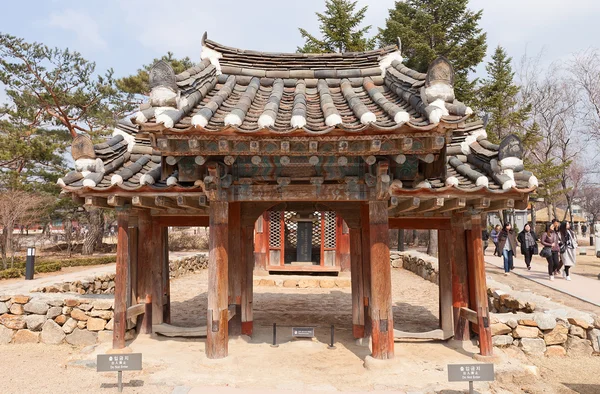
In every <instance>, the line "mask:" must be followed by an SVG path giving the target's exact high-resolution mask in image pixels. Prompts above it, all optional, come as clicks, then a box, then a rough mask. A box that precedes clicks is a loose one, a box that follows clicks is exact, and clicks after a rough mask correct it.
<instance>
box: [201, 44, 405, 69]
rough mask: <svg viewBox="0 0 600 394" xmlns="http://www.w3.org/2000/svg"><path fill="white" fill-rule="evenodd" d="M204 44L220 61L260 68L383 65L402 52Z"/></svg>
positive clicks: (394, 50) (332, 67)
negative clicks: (281, 49)
mask: <svg viewBox="0 0 600 394" xmlns="http://www.w3.org/2000/svg"><path fill="white" fill-rule="evenodd" d="M202 47H203V48H207V49H209V50H212V51H216V52H218V53H219V54H220V55H221V57H220V58H219V63H221V64H222V65H227V66H247V67H248V68H258V69H340V68H359V69H362V68H369V67H379V61H380V60H381V58H382V57H383V56H385V55H388V54H390V53H393V52H396V51H398V46H397V45H390V46H386V47H384V48H379V49H373V50H369V51H363V52H343V53H297V52H296V53H294V52H289V53H282V52H261V51H255V50H247V49H239V48H233V47H229V46H226V45H222V44H219V43H217V42H215V41H212V40H209V39H204V40H203V42H202Z"/></svg>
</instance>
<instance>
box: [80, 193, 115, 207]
mask: <svg viewBox="0 0 600 394" xmlns="http://www.w3.org/2000/svg"><path fill="white" fill-rule="evenodd" d="M84 205H85V206H86V207H101V208H109V207H110V205H108V203H107V202H106V198H102V197H93V196H87V197H86V198H85V204H84Z"/></svg>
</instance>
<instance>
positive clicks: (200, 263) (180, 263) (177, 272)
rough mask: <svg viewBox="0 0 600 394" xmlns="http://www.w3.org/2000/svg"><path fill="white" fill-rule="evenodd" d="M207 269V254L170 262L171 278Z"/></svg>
mask: <svg viewBox="0 0 600 394" xmlns="http://www.w3.org/2000/svg"><path fill="white" fill-rule="evenodd" d="M205 269H208V256H207V255H205V254H197V255H194V256H190V257H183V258H180V259H177V260H170V261H169V277H170V278H178V277H180V276H183V275H187V274H192V273H194V272H198V271H201V270H205Z"/></svg>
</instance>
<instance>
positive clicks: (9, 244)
mask: <svg viewBox="0 0 600 394" xmlns="http://www.w3.org/2000/svg"><path fill="white" fill-rule="evenodd" d="M6 227H7V230H8V231H7V232H6V246H5V248H6V255H7V256H10V268H14V263H15V257H14V252H13V230H14V228H15V224H14V222H13V221H12V220H11V221H9V222H8V225H7V226H6Z"/></svg>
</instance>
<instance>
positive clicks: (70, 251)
mask: <svg viewBox="0 0 600 394" xmlns="http://www.w3.org/2000/svg"><path fill="white" fill-rule="evenodd" d="M64 228H65V242H66V243H67V256H69V257H71V255H72V254H73V247H72V246H73V239H72V238H73V237H72V236H71V234H72V231H73V223H72V222H71V219H70V218H66V219H65V225H64Z"/></svg>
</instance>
